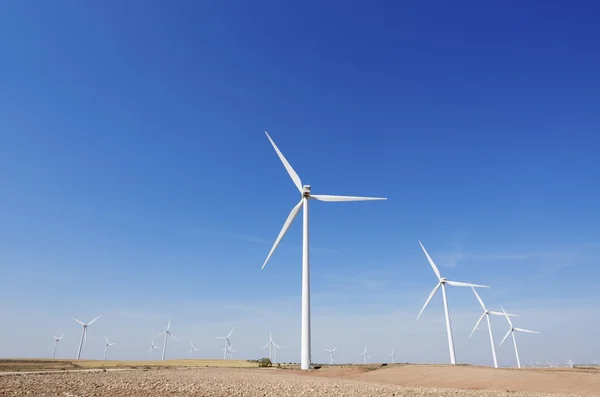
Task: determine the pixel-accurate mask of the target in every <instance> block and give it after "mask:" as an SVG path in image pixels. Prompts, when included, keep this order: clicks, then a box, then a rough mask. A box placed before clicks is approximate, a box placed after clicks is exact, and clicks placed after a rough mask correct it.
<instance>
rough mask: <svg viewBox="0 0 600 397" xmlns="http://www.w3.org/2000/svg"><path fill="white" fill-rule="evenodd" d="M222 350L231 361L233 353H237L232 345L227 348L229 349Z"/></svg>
mask: <svg viewBox="0 0 600 397" xmlns="http://www.w3.org/2000/svg"><path fill="white" fill-rule="evenodd" d="M221 350H224V351H225V354H227V355H228V356H229V359H230V360H231V357H232V356H233V353H235V349H234V348H233V346H231V345H229V346H227V348H223V349H221Z"/></svg>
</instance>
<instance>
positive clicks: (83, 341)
mask: <svg viewBox="0 0 600 397" xmlns="http://www.w3.org/2000/svg"><path fill="white" fill-rule="evenodd" d="M100 317H102V314H101V315H99V316H98V317H96V318H95V319H93V320H92V321H90V322H89V323H87V324H86V323H84V322H83V321H79V320H77V319H76V318H73V320H75V321H77V322H78V323H79V324H81V327H82V328H83V330H82V331H81V341H80V342H79V349H78V350H77V359H78V360H79V357H81V348H82V347H83V345H84V344H85V343H86V341H87V327H89V326H90V325H92V324H93V323H94V322H95V321H96V320H98V319H99V318H100Z"/></svg>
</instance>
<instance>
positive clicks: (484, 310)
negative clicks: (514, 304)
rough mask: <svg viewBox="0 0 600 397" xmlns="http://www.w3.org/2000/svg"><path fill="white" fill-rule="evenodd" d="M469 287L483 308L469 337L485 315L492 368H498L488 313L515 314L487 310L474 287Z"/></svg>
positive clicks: (496, 314) (498, 314)
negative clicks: (492, 360) (492, 361)
mask: <svg viewBox="0 0 600 397" xmlns="http://www.w3.org/2000/svg"><path fill="white" fill-rule="evenodd" d="M471 289H472V290H473V293H474V294H475V296H476V297H477V300H478V301H479V304H480V305H481V308H482V309H483V314H482V315H481V317H479V320H477V323H476V324H475V327H473V331H471V335H469V338H471V336H473V333H474V332H475V330H476V329H477V327H479V324H481V321H482V320H483V317H485V318H486V319H487V325H488V331H489V333H490V344H491V346H492V357H493V359H494V368H498V359H497V358H496V346H495V345H494V335H493V334H492V323H491V321H490V315H493V316H504V315H506V316H516V314H508V313H500V312H495V311H493V310H488V309H487V308H486V307H485V305H484V304H483V301H482V300H481V297H480V296H479V294H478V293H477V291H476V290H475V288H471Z"/></svg>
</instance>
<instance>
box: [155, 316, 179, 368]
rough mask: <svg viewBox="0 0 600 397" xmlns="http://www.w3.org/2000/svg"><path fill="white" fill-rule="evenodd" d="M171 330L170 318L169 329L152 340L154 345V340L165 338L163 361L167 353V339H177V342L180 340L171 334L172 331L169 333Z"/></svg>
mask: <svg viewBox="0 0 600 397" xmlns="http://www.w3.org/2000/svg"><path fill="white" fill-rule="evenodd" d="M170 328H171V317H169V322H168V323H167V329H166V330H164V331H163V332H161V333H160V334H158V335H156V336H155V337H154V338H152V344H154V339H155V338H158V337H159V336H161V335H164V336H165V342H164V344H163V352H162V360H164V359H165V354H166V353H167V337H168V336H170V337H171V338H173V339H175V340H176V341H177V342H179V339H177V338H176V337H175V335H173V334H172V333H171V331H169V329H170Z"/></svg>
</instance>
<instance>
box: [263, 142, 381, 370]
mask: <svg viewBox="0 0 600 397" xmlns="http://www.w3.org/2000/svg"><path fill="white" fill-rule="evenodd" d="M265 134H267V138H268V139H269V141H270V142H271V145H273V148H274V149H275V152H277V155H278V156H279V159H280V160H281V162H282V163H283V166H284V167H285V169H286V170H287V172H288V174H289V175H290V178H292V181H293V182H294V185H296V188H297V189H298V191H299V192H300V194H301V199H300V201H299V202H298V204H296V205H295V206H294V208H292V211H291V212H290V214H289V215H288V217H287V219H286V220H285V223H284V224H283V227H282V228H281V231H280V232H279V236H277V239H276V240H275V244H273V248H271V251H270V252H269V255H268V256H267V259H266V260H265V262H264V263H263V265H262V268H261V269H264V267H265V265H266V264H267V262H268V261H269V259H270V258H271V255H273V252H275V249H276V248H277V246H278V245H279V242H280V241H281V239H282V238H283V236H284V235H285V234H286V232H287V231H288V229H289V227H290V225H291V224H292V222H293V221H294V219H295V218H296V215H298V212H299V211H300V208H302V207H304V214H303V215H304V216H303V224H302V332H301V363H300V368H301V369H303V370H308V369H309V368H310V358H311V354H310V352H311V347H310V261H309V243H308V241H309V238H308V200H309V199H315V200H318V201H327V202H341V201H369V200H386V199H385V198H380V197H355V196H332V195H317V194H311V188H310V185H302V182H301V180H300V177H299V176H298V174H296V171H294V169H293V168H292V166H291V165H290V163H288V161H287V160H286V158H285V157H284V156H283V154H282V153H281V151H279V148H278V147H277V145H275V142H273V140H272V139H271V137H270V136H269V134H268V133H267V131H265Z"/></svg>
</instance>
